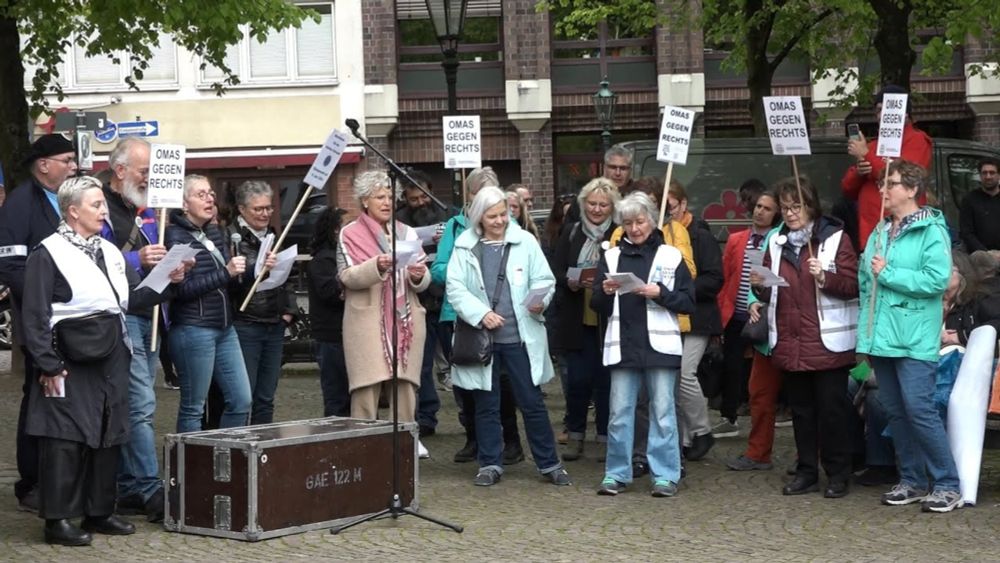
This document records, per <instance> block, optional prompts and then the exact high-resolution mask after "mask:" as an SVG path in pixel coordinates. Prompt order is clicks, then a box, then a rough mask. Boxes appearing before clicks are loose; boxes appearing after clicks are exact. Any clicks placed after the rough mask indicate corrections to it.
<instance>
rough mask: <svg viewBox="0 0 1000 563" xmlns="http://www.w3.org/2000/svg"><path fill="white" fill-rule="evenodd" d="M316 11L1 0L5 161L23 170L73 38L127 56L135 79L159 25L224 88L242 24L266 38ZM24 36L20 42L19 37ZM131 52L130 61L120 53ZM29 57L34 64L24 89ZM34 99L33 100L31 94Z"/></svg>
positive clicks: (168, 2) (221, 4)
mask: <svg viewBox="0 0 1000 563" xmlns="http://www.w3.org/2000/svg"><path fill="white" fill-rule="evenodd" d="M310 16H312V17H314V18H317V19H318V16H317V15H316V14H314V13H313V12H311V11H309V10H305V9H302V8H299V7H297V6H295V5H293V4H290V3H288V2H285V1H284V0H254V1H252V2H250V1H246V0H212V1H211V2H205V1H203V0H147V1H144V2H131V1H129V0H62V1H59V2H52V1H51V0H5V1H2V2H0V124H3V125H2V127H3V128H2V129H0V161H2V165H3V169H4V171H5V172H6V173H7V177H8V178H10V180H8V183H9V184H10V185H14V183H15V181H17V180H18V179H20V178H23V177H24V176H25V174H26V171H24V170H21V167H20V162H21V160H22V158H23V156H24V155H25V154H26V153H27V151H28V148H29V146H28V133H29V130H28V125H29V118H31V117H34V116H37V115H38V114H39V113H40V112H41V111H43V110H44V109H45V108H46V103H45V94H46V93H54V94H55V95H56V96H57V97H58V99H60V100H61V99H63V92H62V88H61V87H60V86H59V84H58V83H57V82H56V80H57V78H58V65H59V63H60V62H61V60H62V58H63V57H64V54H65V53H66V52H68V51H69V49H70V48H71V46H72V43H71V42H75V43H76V45H78V46H79V47H82V48H85V49H86V54H87V56H88V57H108V58H110V59H112V60H114V61H115V62H116V63H121V64H127V65H128V66H129V68H130V69H131V76H130V77H129V78H128V79H127V82H128V83H129V85H130V87H132V88H136V89H138V88H137V86H136V83H135V80H139V79H142V75H143V71H144V70H145V69H146V68H147V66H148V60H149V59H150V57H151V56H152V52H151V49H150V46H151V45H156V44H157V43H158V40H159V35H160V33H161V32H164V33H167V34H169V35H170V36H171V37H172V38H173V40H174V41H175V42H176V43H177V44H178V45H180V46H182V47H184V48H186V49H187V50H188V51H190V52H192V53H194V54H197V55H199V56H201V57H202V61H203V62H202V67H203V68H204V67H205V66H206V65H214V66H216V67H218V68H219V69H221V70H222V72H223V75H224V77H225V78H224V79H223V80H222V81H221V82H220V83H216V84H214V87H215V88H216V91H217V92H218V93H220V94H221V93H222V92H223V91H224V89H225V88H226V87H227V86H230V85H234V84H238V83H239V77H238V76H236V75H234V74H233V71H232V69H230V68H229V67H228V66H226V64H225V56H226V49H227V47H228V46H230V45H233V44H235V43H238V42H239V41H240V39H242V38H243V30H242V27H241V26H244V25H246V26H248V27H249V34H250V36H251V37H252V38H254V39H257V40H260V41H263V40H264V39H265V38H266V37H267V35H268V33H269V32H270V31H271V30H275V29H284V28H288V27H297V26H298V25H300V24H301V22H302V21H303V20H304V19H305V18H307V17H310ZM22 36H23V37H25V38H26V41H25V45H24V46H23V47H22V45H21V43H22V41H21V37H22ZM123 51H124V52H127V53H128V60H127V61H120V60H118V54H119V53H121V52H123ZM25 63H27V64H28V65H30V66H31V67H34V68H35V69H36V72H35V74H34V76H33V78H32V82H31V87H30V90H29V91H27V92H26V91H25V88H24V81H25ZM29 97H30V100H31V105H30V107H29V103H28V99H29Z"/></svg>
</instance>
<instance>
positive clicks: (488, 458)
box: [446, 186, 570, 486]
mask: <svg viewBox="0 0 1000 563" xmlns="http://www.w3.org/2000/svg"><path fill="white" fill-rule="evenodd" d="M468 215H469V229H468V230H466V231H465V232H464V233H462V234H461V236H459V237H458V240H456V241H455V254H454V255H453V256H452V259H451V262H450V263H449V264H448V283H447V286H446V292H447V295H448V300H449V301H451V303H452V305H453V306H454V307H455V311H456V313H457V314H458V316H459V317H460V318H461V320H462V321H464V322H465V323H468V324H469V325H471V326H474V327H482V328H484V329H486V330H488V331H490V333H491V336H492V355H490V357H489V359H488V362H487V363H486V364H485V365H483V364H478V365H455V366H453V367H452V382H453V383H454V385H455V386H456V387H461V388H462V389H467V390H470V391H472V392H473V394H474V396H475V424H476V426H475V428H476V441H477V443H478V454H477V459H478V461H479V472H478V474H477V475H476V478H475V481H474V483H475V484H476V485H479V486H490V485H494V484H496V483H497V482H498V481H500V477H501V475H503V435H502V430H501V425H500V368H501V365H502V366H503V367H505V368H506V370H507V372H508V373H509V375H510V378H509V379H510V382H511V387H512V390H513V393H514V398H515V399H516V402H517V406H518V407H519V408H520V409H521V416H522V417H523V418H524V429H525V434H527V438H528V445H529V447H530V448H531V453H532V456H533V457H534V459H535V465H536V467H537V468H538V471H539V472H540V473H541V474H542V475H543V476H545V477H546V478H547V479H548V480H550V481H551V482H552V483H554V484H556V485H569V484H570V479H569V475H568V474H567V473H566V470H565V469H564V468H563V465H562V462H560V461H559V456H558V454H557V453H556V441H555V436H554V435H553V433H552V424H551V423H550V422H549V414H548V411H546V410H545V401H544V400H543V398H542V391H541V389H540V388H539V386H540V385H542V384H544V383H546V382H548V381H549V380H550V379H552V376H553V369H552V361H551V359H550V358H549V344H548V337H547V335H546V333H545V320H544V316H543V313H544V311H545V307H546V306H548V303H549V301H550V300H551V299H552V295H553V293H554V285H555V278H554V277H553V276H552V271H551V270H549V265H548V263H547V262H546V260H545V255H544V254H542V248H541V247H540V246H539V245H538V241H537V240H535V238H534V237H533V236H531V235H529V234H528V233H526V232H525V231H524V230H523V229H521V227H519V226H518V225H517V223H516V222H512V221H511V219H510V214H509V212H508V210H507V198H506V196H505V195H504V193H503V192H502V191H501V190H500V189H499V188H495V187H492V186H491V187H485V188H483V189H482V190H480V191H479V193H477V194H476V197H475V198H474V199H473V200H472V204H471V205H470V206H469V212H468ZM532 290H543V291H544V292H545V293H544V295H543V296H542V298H541V299H540V300H538V301H533V300H529V299H528V297H529V292H531V291H532ZM471 415H472V413H469V412H467V413H466V416H467V417H468V416H471Z"/></svg>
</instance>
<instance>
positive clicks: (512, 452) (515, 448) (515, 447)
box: [503, 442, 524, 465]
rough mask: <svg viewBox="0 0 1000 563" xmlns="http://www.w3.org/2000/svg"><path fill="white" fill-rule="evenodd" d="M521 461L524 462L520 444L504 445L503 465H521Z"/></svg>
mask: <svg viewBox="0 0 1000 563" xmlns="http://www.w3.org/2000/svg"><path fill="white" fill-rule="evenodd" d="M522 461H524V449H523V448H522V447H521V443H520V442H515V443H513V444H506V445H504V447H503V464H504V465H514V464H515V463H521V462H522Z"/></svg>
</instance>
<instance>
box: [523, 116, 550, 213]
mask: <svg viewBox="0 0 1000 563" xmlns="http://www.w3.org/2000/svg"><path fill="white" fill-rule="evenodd" d="M519 158H520V159H521V182H522V183H524V184H527V185H528V186H530V187H531V191H532V195H533V196H535V209H547V208H549V207H551V206H552V202H553V199H554V197H555V188H554V186H555V179H554V178H553V174H552V170H553V168H552V125H551V124H546V125H545V127H542V129H541V130H540V131H538V132H537V133H521V135H520V155H519Z"/></svg>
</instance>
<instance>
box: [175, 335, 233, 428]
mask: <svg viewBox="0 0 1000 563" xmlns="http://www.w3.org/2000/svg"><path fill="white" fill-rule="evenodd" d="M170 351H171V355H172V356H173V360H174V364H176V365H177V373H178V374H179V376H180V384H181V401H180V404H179V405H178V408H177V431H178V432H194V431H198V430H201V419H202V415H203V414H204V412H205V398H206V397H208V387H209V385H211V383H212V379H213V378H214V379H215V381H216V382H217V383H218V385H219V387H221V388H222V395H223V397H224V398H225V407H224V408H223V411H222V417H221V418H220V419H219V428H232V427H235V426H245V425H246V424H247V419H248V418H249V415H250V406H251V398H250V381H249V378H248V377H247V368H246V366H245V365H244V364H243V354H242V352H240V341H239V338H238V337H237V336H236V329H235V328H233V327H232V326H230V327H227V328H224V329H218V328H205V327H200V326H190V325H174V326H172V327H171V328H170Z"/></svg>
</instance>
